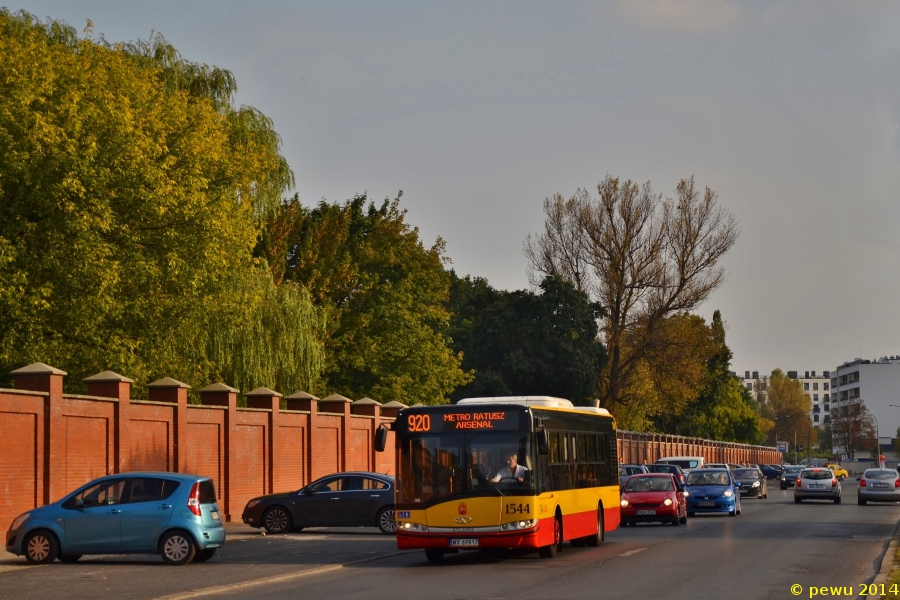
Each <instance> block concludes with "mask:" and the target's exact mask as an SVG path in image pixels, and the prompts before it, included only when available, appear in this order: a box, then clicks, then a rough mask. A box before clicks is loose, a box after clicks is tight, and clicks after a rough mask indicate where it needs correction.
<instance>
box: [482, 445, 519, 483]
mask: <svg viewBox="0 0 900 600" xmlns="http://www.w3.org/2000/svg"><path fill="white" fill-rule="evenodd" d="M527 470H528V469H526V468H525V467H523V466H522V465H520V464H519V457H518V455H517V454H516V453H515V452H513V453H511V454H508V455H507V459H506V466H505V467H503V468H502V469H500V471H499V472H498V473H497V474H496V475H495V476H494V478H493V479H491V481H493V482H494V483H497V482H498V481H503V480H504V479H514V480H516V481H525V471H527Z"/></svg>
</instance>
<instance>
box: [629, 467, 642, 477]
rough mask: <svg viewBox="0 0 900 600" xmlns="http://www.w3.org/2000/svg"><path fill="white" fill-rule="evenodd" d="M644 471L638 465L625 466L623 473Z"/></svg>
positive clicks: (632, 473)
mask: <svg viewBox="0 0 900 600" xmlns="http://www.w3.org/2000/svg"><path fill="white" fill-rule="evenodd" d="M644 472H645V471H644V470H643V469H642V468H640V467H625V473H627V474H628V475H634V474H636V473H644Z"/></svg>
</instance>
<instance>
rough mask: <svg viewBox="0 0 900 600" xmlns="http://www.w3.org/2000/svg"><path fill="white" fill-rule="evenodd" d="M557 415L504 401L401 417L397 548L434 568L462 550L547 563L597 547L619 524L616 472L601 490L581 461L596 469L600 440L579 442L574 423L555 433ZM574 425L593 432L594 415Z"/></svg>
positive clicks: (594, 472) (595, 474) (407, 412)
mask: <svg viewBox="0 0 900 600" xmlns="http://www.w3.org/2000/svg"><path fill="white" fill-rule="evenodd" d="M517 400H518V399H517ZM554 400H556V399H554ZM562 402H565V403H566V404H569V403H568V401H562ZM569 406H571V404H569ZM604 412H605V411H604ZM563 417H565V414H564V411H540V415H538V414H537V413H536V411H535V410H533V409H532V407H531V406H528V405H527V404H524V403H518V402H502V399H501V401H500V402H497V403H496V404H493V403H492V404H477V405H467V404H464V402H460V404H457V405H454V406H439V407H416V408H410V409H404V410H403V411H401V412H400V414H399V415H398V418H397V420H396V421H395V423H394V430H395V432H396V440H397V471H396V473H397V480H396V481H397V485H396V494H397V496H396V508H395V511H396V512H395V518H396V520H397V546H398V548H401V549H408V548H418V549H423V550H425V551H426V555H427V556H428V558H429V559H430V560H439V559H440V558H442V557H443V555H444V554H445V553H448V552H457V551H459V550H465V549H473V550H474V549H481V548H505V549H517V548H518V549H530V550H539V551H540V552H541V554H542V556H553V555H555V554H556V551H557V549H558V547H559V546H561V544H562V542H563V541H564V540H565V541H569V540H571V541H573V543H575V544H576V545H588V544H593V543H599V541H600V540H602V536H603V530H610V529H613V528H615V527H616V526H618V518H617V517H618V507H619V504H618V503H619V498H618V485H617V484H618V477H617V472H618V471H617V469H618V465H617V464H615V465H613V466H614V469H613V471H612V474H613V479H614V480H615V481H614V483H613V484H612V485H611V486H606V489H604V488H603V487H602V486H601V485H600V479H601V477H600V476H599V471H600V470H601V469H600V468H599V466H600V465H599V464H589V463H588V462H587V460H588V459H589V458H593V459H595V462H596V458H597V454H598V451H599V449H600V446H601V443H600V441H599V439H597V440H595V439H594V438H596V437H597V436H596V435H594V433H593V432H592V433H587V434H583V435H581V436H577V435H576V434H575V431H574V429H572V428H573V427H574V425H573V423H572V422H569V426H570V430H569V431H563V432H560V431H558V428H559V427H564V426H565V424H564V423H563V421H564V420H565V419H564V418H563ZM582 417H583V418H582ZM582 417H579V418H581V420H583V421H584V422H585V423H587V424H588V425H590V424H594V425H599V421H598V420H596V416H595V415H591V416H588V417H585V416H582ZM575 420H576V421H577V420H578V418H576V419H575ZM607 420H608V421H609V422H610V423H611V422H612V419H611V417H608V419H607ZM570 421H571V419H570ZM544 423H546V425H545V424H544ZM607 426H610V425H609V424H607ZM613 427H614V425H613ZM551 428H552V430H551ZM589 428H590V427H588V429H589ZM612 431H614V429H613V430H612ZM613 440H614V435H613ZM612 448H613V454H614V449H615V444H614V441H613V445H612ZM579 453H581V458H582V459H583V461H582V464H578V462H577V459H578V458H579ZM554 461H555V462H554ZM612 462H615V458H614V457H613V461H612ZM606 496H608V497H606ZM607 510H612V511H614V512H615V514H614V515H613V514H609V513H608V512H607Z"/></svg>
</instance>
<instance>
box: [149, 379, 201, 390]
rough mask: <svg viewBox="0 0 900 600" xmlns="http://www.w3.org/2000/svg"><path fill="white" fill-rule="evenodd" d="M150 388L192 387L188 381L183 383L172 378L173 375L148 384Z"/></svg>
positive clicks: (187, 388)
mask: <svg viewBox="0 0 900 600" xmlns="http://www.w3.org/2000/svg"><path fill="white" fill-rule="evenodd" d="M147 387H148V388H184V389H186V390H189V389H191V386H189V385H188V384H186V383H182V382H181V381H178V380H177V379H172V378H171V377H163V378H162V379H157V380H156V381H153V382H151V383H148V384H147Z"/></svg>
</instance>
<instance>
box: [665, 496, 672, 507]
mask: <svg viewBox="0 0 900 600" xmlns="http://www.w3.org/2000/svg"><path fill="white" fill-rule="evenodd" d="M663 505H664V506H672V499H671V498H666V499H665V500H663Z"/></svg>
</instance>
